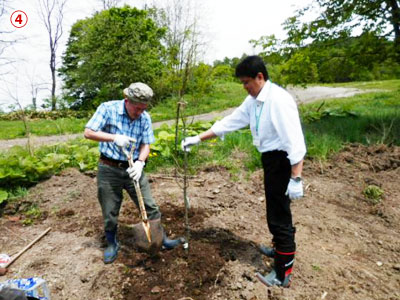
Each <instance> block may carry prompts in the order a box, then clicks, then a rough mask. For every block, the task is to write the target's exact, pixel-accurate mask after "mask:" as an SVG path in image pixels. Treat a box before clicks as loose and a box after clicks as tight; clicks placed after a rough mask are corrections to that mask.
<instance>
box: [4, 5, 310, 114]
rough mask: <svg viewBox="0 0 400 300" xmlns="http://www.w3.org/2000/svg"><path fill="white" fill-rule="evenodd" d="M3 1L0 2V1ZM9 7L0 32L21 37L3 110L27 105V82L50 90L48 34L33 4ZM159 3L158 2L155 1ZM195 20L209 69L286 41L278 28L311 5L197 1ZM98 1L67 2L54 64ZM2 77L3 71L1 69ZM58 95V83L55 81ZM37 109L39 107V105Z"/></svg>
mask: <svg viewBox="0 0 400 300" xmlns="http://www.w3.org/2000/svg"><path fill="white" fill-rule="evenodd" d="M0 1H1V0H0ZM8 1H9V2H10V7H9V9H8V12H7V14H6V15H4V16H3V17H2V20H1V28H0V31H4V30H7V31H12V33H10V34H8V35H7V36H8V37H7V38H9V39H13V38H14V37H23V38H24V40H22V41H20V42H19V43H18V44H16V45H15V46H14V47H12V48H9V49H8V51H7V52H6V53H5V54H4V55H5V56H8V57H12V58H15V59H17V60H18V61H19V63H16V64H14V65H13V66H12V69H9V71H10V72H9V73H8V75H6V76H2V77H1V78H0V80H1V81H0V108H2V109H3V110H4V109H6V108H7V106H8V105H9V104H12V103H14V102H15V101H14V100H12V99H10V97H9V94H10V93H11V94H12V95H13V96H17V97H18V99H19V101H20V102H21V103H22V104H23V105H27V104H30V103H31V92H30V82H31V80H30V79H29V78H34V82H35V83H36V84H38V83H43V82H48V83H49V85H48V87H50V81H51V73H50V68H49V57H50V54H49V53H50V52H49V49H48V47H49V46H48V33H47V31H46V29H45V27H44V25H43V23H42V21H41V19H40V17H39V14H38V8H37V7H38V5H37V3H38V2H37V0H8ZM159 1H160V0H159ZM146 3H147V4H150V3H152V1H151V0H130V1H128V0H127V1H123V0H122V1H121V4H120V5H123V4H128V5H131V6H136V7H138V8H142V7H143V5H144V4H146ZM198 3H200V5H201V6H200V8H199V17H200V21H201V22H202V31H203V34H204V37H205V40H206V41H207V42H208V47H207V50H206V52H205V57H204V61H205V62H207V63H210V64H211V63H212V62H213V61H214V60H217V59H223V58H224V57H235V56H241V55H242V54H243V53H244V52H245V53H247V54H256V51H255V50H254V49H252V48H251V45H250V44H249V40H251V39H259V38H260V37H261V36H263V35H271V34H275V35H276V36H277V37H278V38H284V37H285V34H284V31H283V29H282V23H283V22H284V21H285V20H286V19H287V18H288V17H290V16H293V13H294V11H295V9H297V8H299V7H301V6H304V5H306V4H307V3H309V0H281V1H271V0H199V1H198ZM101 9H102V5H101V1H100V0H68V3H67V7H66V9H65V17H64V34H63V37H62V39H61V41H60V44H59V45H60V46H59V49H58V51H57V63H58V65H57V66H58V67H59V66H60V61H61V60H60V58H61V55H62V53H63V52H64V50H65V44H66V41H67V39H68V36H69V31H70V28H71V26H72V24H74V23H75V22H76V21H77V20H78V19H83V18H86V17H90V16H91V15H93V13H94V12H95V11H98V10H101ZM15 10H22V11H24V12H25V13H26V14H27V16H28V23H27V25H26V26H24V27H23V28H19V29H16V28H14V27H13V26H12V25H11V23H10V21H9V20H10V16H11V13H12V12H13V11H15ZM1 68H2V70H0V74H1V73H3V72H4V71H5V67H4V66H3V67H1ZM57 84H58V92H57V93H58V94H59V93H60V87H61V84H62V83H61V82H60V81H58V83H57ZM49 95H50V90H49V89H47V90H43V91H40V93H39V95H38V98H39V100H40V99H41V98H45V97H49ZM39 104H40V103H39Z"/></svg>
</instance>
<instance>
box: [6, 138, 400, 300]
mask: <svg viewBox="0 0 400 300" xmlns="http://www.w3.org/2000/svg"><path fill="white" fill-rule="evenodd" d="M238 156H240V153H239V154H238ZM399 167H400V147H386V146H373V147H364V146H360V145H349V146H348V147H347V148H346V149H345V150H344V151H342V152H341V153H339V154H338V155H336V156H335V157H334V158H332V159H331V160H329V161H328V162H318V161H310V160H307V161H306V163H305V170H304V177H305V186H306V194H305V197H304V198H302V199H300V200H297V201H294V202H293V203H292V210H293V215H294V222H295V226H296V228H297V234H296V241H297V246H298V251H297V256H296V261H295V265H294V279H293V282H292V285H291V287H290V288H289V289H282V288H278V287H273V288H267V287H265V286H264V285H263V284H261V283H260V282H258V280H257V279H256V277H255V275H254V274H255V272H261V273H263V274H266V273H268V272H269V271H270V270H271V263H272V261H271V259H268V258H266V257H263V256H262V255H261V254H260V253H259V252H258V250H257V245H258V244H260V243H263V244H268V245H269V244H270V240H271V235H270V234H269V232H268V229H267V225H266V221H265V198H264V192H263V179H262V178H263V175H262V171H261V170H260V171H257V172H254V173H252V174H250V175H249V173H247V172H246V171H245V170H243V172H242V173H240V174H231V173H230V172H229V171H228V170H225V169H223V168H219V167H213V166H208V167H205V168H204V169H203V170H202V171H201V172H200V173H199V174H198V175H197V177H196V178H195V179H193V180H192V181H191V183H190V188H189V196H190V202H191V210H190V218H189V220H190V229H191V231H190V242H189V251H187V252H186V251H185V250H184V249H183V248H182V247H179V248H178V249H174V250H170V251H162V252H160V253H159V254H158V255H157V256H154V257H150V256H149V255H147V254H146V253H141V252H139V251H137V249H135V245H134V244H132V242H131V237H132V236H131V232H130V230H129V224H134V223H136V222H138V216H139V214H138V211H137V209H136V208H135V207H134V205H133V203H132V202H131V201H130V200H128V199H126V201H124V203H123V207H122V209H121V215H120V230H119V239H120V242H121V245H122V250H121V251H120V253H119V256H118V259H117V260H116V261H115V262H114V263H113V264H110V265H105V264H104V263H103V262H102V252H103V250H104V247H105V242H104V237H103V231H102V217H101V211H100V206H99V204H98V202H97V195H96V194H97V190H96V181H95V178H94V175H95V174H93V175H92V176H88V175H85V174H82V173H79V172H78V171H77V170H75V169H69V170H65V171H63V172H62V173H61V174H59V175H57V176H53V177H52V178H50V179H49V180H47V181H45V182H42V183H39V184H38V185H36V186H35V187H33V188H31V189H30V191H29V194H28V196H26V197H25V198H24V199H22V200H21V201H19V202H18V204H16V203H10V204H8V205H7V206H6V207H5V208H4V209H3V216H2V217H1V218H0V224H1V225H0V226H1V236H0V245H1V248H0V253H7V254H9V255H13V254H15V253H17V252H19V251H20V250H21V249H22V248H23V247H24V246H26V245H27V244H29V242H30V241H31V240H33V239H34V238H35V237H36V236H38V235H39V234H40V233H41V232H43V231H44V230H45V229H46V228H48V227H51V228H52V230H51V231H50V232H49V233H48V234H47V235H46V236H45V237H44V238H43V239H42V240H40V241H39V242H38V243H37V244H35V245H34V246H33V247H32V248H31V249H30V250H28V251H27V252H26V253H24V254H23V255H22V256H21V257H20V258H19V259H18V260H17V261H16V262H15V263H14V264H13V265H12V266H11V268H10V270H9V272H8V273H7V274H6V275H5V276H2V277H0V280H1V281H2V280H6V279H11V278H25V277H32V276H38V277H42V278H44V279H45V280H46V281H47V283H48V285H49V288H50V291H51V296H52V299H53V300H54V299H56V300H64V299H65V300H66V299H96V300H97V299H99V300H107V299H127V300H135V299H143V300H144V299H146V300H147V299H163V300H164V299H167V300H170V299H177V300H179V299H180V300H183V299H186V300H189V299H193V300H202V299H245V300H257V299H259V300H261V299H274V300H277V299H282V300H283V299H302V300H303V299H304V300H305V299H346V300H347V299H352V300H357V299H359V300H364V299H388V300H389V299H390V300H395V299H400V234H399V233H400V223H399V219H400V205H399V201H400V191H399V186H400V185H399V184H400V180H399V178H400V168H399ZM152 178H153V179H152V191H153V196H154V197H155V199H156V200H157V202H158V204H159V205H160V208H161V211H162V212H163V223H164V225H165V227H166V229H167V231H168V233H169V234H170V236H171V237H178V236H182V235H184V234H185V223H184V204H183V200H182V199H183V196H182V190H181V189H180V187H179V186H178V185H177V184H176V182H175V181H174V180H170V179H168V178H160V177H159V176H153V177H152ZM371 184H373V185H376V186H379V187H380V188H381V189H382V190H383V191H384V196H383V199H382V200H381V202H380V203H378V204H373V203H372V202H371V201H369V200H367V199H366V198H365V196H364V195H363V190H364V189H365V187H366V186H367V185H371ZM32 205H37V207H38V208H39V209H40V211H41V216H40V217H38V218H36V219H34V224H33V225H31V226H23V225H22V221H23V220H24V219H26V218H27V216H25V215H24V214H23V213H22V211H23V210H24V209H26V208H27V207H31V206H32Z"/></svg>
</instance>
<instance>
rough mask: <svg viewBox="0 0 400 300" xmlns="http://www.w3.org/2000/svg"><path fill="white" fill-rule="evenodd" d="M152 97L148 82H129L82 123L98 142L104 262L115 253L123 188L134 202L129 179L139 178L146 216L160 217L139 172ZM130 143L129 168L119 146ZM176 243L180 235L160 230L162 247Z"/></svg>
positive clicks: (147, 147)
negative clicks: (173, 237) (170, 235)
mask: <svg viewBox="0 0 400 300" xmlns="http://www.w3.org/2000/svg"><path fill="white" fill-rule="evenodd" d="M152 97H153V90H152V89H151V88H150V87H149V86H148V85H146V84H144V83H141V82H136V83H132V84H131V85H130V86H129V87H128V88H126V89H124V99H123V100H115V101H109V102H105V103H102V104H101V105H100V106H99V107H98V108H97V110H96V112H95V114H94V115H93V116H92V118H91V119H90V120H89V122H88V123H87V124H86V128H85V132H84V135H85V138H87V139H91V140H94V141H99V142H100V161H99V166H98V173H97V187H98V198H99V202H100V205H101V209H102V213H103V218H104V229H105V235H106V239H107V243H108V247H107V248H106V249H105V251H104V262H105V263H112V262H113V261H114V260H115V259H116V258H117V255H118V250H119V245H118V242H117V227H118V215H119V211H120V208H121V203H122V191H123V189H125V190H126V191H127V192H128V194H129V195H130V197H131V199H132V200H134V202H135V204H136V205H137V196H136V191H135V188H134V184H133V182H132V179H133V180H136V181H138V182H139V185H140V188H141V191H142V194H143V200H144V204H145V207H146V212H147V216H148V218H149V220H154V219H159V218H160V217H161V213H160V210H159V207H158V206H157V204H156V203H155V202H154V199H153V198H152V196H151V192H150V184H149V181H148V179H147V177H146V176H145V174H144V172H143V167H144V165H145V162H146V159H147V157H148V156H149V154H150V144H151V143H153V142H154V141H155V139H154V134H153V129H152V124H151V118H150V115H149V114H148V113H147V112H146V111H145V110H146V109H147V105H148V103H149V102H150V101H151V99H152ZM131 143H132V144H133V145H134V146H135V151H134V152H133V160H134V165H133V167H132V168H129V164H128V161H127V157H126V156H125V154H124V152H123V151H122V149H123V148H125V147H127V146H129V145H130V144H131ZM179 243H180V239H176V240H170V239H168V238H167V236H166V235H165V234H164V237H163V247H164V248H167V249H172V248H174V247H176V246H177V245H178V244H179Z"/></svg>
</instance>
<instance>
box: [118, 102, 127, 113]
mask: <svg viewBox="0 0 400 300" xmlns="http://www.w3.org/2000/svg"><path fill="white" fill-rule="evenodd" d="M118 114H119V115H123V114H126V115H128V113H127V112H126V110H125V99H124V100H122V101H121V103H120V105H119V107H118Z"/></svg>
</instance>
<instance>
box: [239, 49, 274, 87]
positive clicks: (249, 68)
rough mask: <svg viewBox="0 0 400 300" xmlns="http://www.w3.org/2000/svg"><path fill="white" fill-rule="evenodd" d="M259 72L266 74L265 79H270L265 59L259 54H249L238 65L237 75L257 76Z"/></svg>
mask: <svg viewBox="0 0 400 300" xmlns="http://www.w3.org/2000/svg"><path fill="white" fill-rule="evenodd" d="M258 73H262V74H263V75H264V80H265V81H267V80H268V78H269V77H268V72H267V68H266V67H265V64H264V61H263V60H262V58H261V57H259V56H257V55H252V56H247V57H246V58H245V59H243V60H242V61H241V62H240V63H239V64H238V65H237V66H236V71H235V75H236V77H251V78H256V76H257V74H258Z"/></svg>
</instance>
